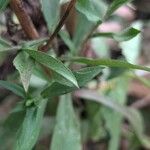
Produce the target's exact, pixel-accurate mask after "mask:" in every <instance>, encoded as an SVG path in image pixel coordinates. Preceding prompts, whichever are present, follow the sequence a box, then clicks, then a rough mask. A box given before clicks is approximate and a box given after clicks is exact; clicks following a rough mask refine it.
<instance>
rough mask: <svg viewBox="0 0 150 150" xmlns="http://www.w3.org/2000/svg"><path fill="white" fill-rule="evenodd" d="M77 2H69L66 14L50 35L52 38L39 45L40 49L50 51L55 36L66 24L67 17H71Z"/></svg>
mask: <svg viewBox="0 0 150 150" xmlns="http://www.w3.org/2000/svg"><path fill="white" fill-rule="evenodd" d="M75 3H76V0H71V2H70V3H69V4H68V7H67V9H66V11H65V13H64V15H63V16H62V18H61V20H60V21H59V23H58V25H57V27H56V29H55V31H54V32H53V34H52V35H51V36H50V38H49V40H48V41H47V43H46V45H44V46H40V47H39V50H40V51H48V49H49V47H50V46H51V42H52V41H53V39H54V38H55V36H56V35H57V33H58V32H59V31H60V29H61V28H62V26H63V25H64V23H65V21H66V19H67V18H68V17H69V15H70V12H71V10H72V8H73V7H74V6H75Z"/></svg>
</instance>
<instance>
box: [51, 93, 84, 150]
mask: <svg viewBox="0 0 150 150" xmlns="http://www.w3.org/2000/svg"><path fill="white" fill-rule="evenodd" d="M50 149H51V150H60V149H61V150H81V149H82V148H81V135H80V129H79V124H78V120H77V118H76V116H75V112H74V110H73V105H72V101H71V96H70V95H64V96H62V97H61V99H60V101H59V106H58V109H57V116H56V126H55V128H54V133H53V137H52V143H51V148H50Z"/></svg>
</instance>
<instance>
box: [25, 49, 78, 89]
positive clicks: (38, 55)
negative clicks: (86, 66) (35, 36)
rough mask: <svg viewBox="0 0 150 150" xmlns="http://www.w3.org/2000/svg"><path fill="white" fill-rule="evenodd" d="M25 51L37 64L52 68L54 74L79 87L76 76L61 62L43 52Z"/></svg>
mask: <svg viewBox="0 0 150 150" xmlns="http://www.w3.org/2000/svg"><path fill="white" fill-rule="evenodd" d="M25 51H26V52H27V53H28V54H29V55H30V56H31V57H32V58H34V59H35V60H36V61H37V62H39V63H41V64H43V65H44V66H46V67H48V68H50V69H51V70H53V71H54V72H56V73H58V74H59V75H61V76H62V77H64V78H65V79H67V80H68V82H70V83H73V84H74V85H75V86H76V87H78V83H77V81H76V78H75V76H74V75H73V73H72V72H71V70H70V69H69V68H67V67H65V65H64V64H63V63H62V62H61V61H59V60H57V59H56V58H53V57H52V56H50V55H47V54H45V53H43V52H39V51H34V50H29V49H25Z"/></svg>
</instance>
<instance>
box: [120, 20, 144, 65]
mask: <svg viewBox="0 0 150 150" xmlns="http://www.w3.org/2000/svg"><path fill="white" fill-rule="evenodd" d="M132 26H133V27H135V28H137V29H138V30H140V31H142V28H143V23H142V22H141V21H137V22H135V23H134V24H133V25H132ZM141 44H142V33H140V34H138V35H137V36H136V37H135V38H133V39H131V40H129V41H124V42H120V43H119V46H120V48H121V49H122V54H123V55H124V56H125V58H126V60H127V61H128V62H130V63H133V64H136V63H137V62H138V57H139V56H140V54H141ZM131 49H132V51H131Z"/></svg>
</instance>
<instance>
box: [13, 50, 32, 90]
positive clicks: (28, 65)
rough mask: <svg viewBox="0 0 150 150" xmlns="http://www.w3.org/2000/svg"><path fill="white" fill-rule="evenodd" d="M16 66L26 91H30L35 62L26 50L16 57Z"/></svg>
mask: <svg viewBox="0 0 150 150" xmlns="http://www.w3.org/2000/svg"><path fill="white" fill-rule="evenodd" d="M13 63H14V66H15V67H16V69H17V70H18V71H19V74H20V77H21V81H22V84H23V87H24V89H25V91H26V92H27V91H28V87H29V83H30V78H31V75H32V71H33V68H34V62H33V60H32V59H31V58H29V56H28V55H27V54H26V53H25V52H21V53H19V54H18V55H17V57H16V58H15V59H14V62H13Z"/></svg>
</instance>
